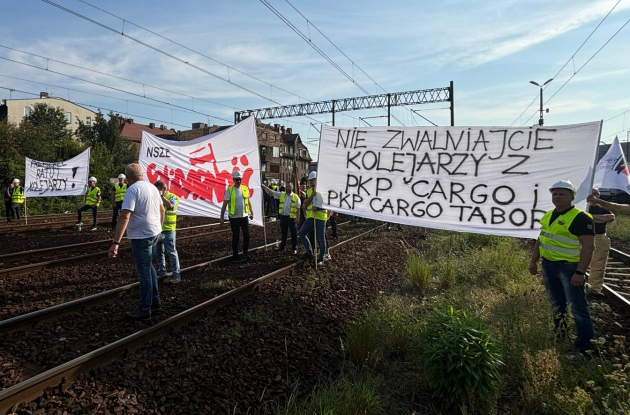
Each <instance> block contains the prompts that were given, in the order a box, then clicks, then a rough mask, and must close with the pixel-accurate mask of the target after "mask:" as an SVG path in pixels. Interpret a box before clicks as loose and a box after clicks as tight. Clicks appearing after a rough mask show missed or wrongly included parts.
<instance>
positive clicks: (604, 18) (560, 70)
mask: <svg viewBox="0 0 630 415" xmlns="http://www.w3.org/2000/svg"><path fill="white" fill-rule="evenodd" d="M620 2H621V0H617V3H615V4H614V6H613V7H612V8H611V9H610V10H609V11H608V13H606V15H605V16H604V17H603V18H602V20H600V22H599V23H598V24H597V26H595V28H594V29H593V30H592V31H591V33H589V35H588V36H587V37H586V39H584V41H583V42H582V44H581V45H580V46H579V47H578V48H577V49H576V50H575V52H573V54H572V55H571V57H569V59H567V61H566V62H565V63H564V65H562V67H561V68H560V69H558V72H556V74H555V75H554V76H552V77H551V79H555V78H556V77H557V76H558V75H559V74H560V72H562V70H563V69H564V68H565V67H566V66H567V65H568V64H569V62H571V61H572V60H573V59H574V58H575V55H577V53H578V52H579V51H580V50H581V49H582V47H583V46H584V45H585V44H586V42H588V40H589V39H590V38H591V36H593V34H594V33H595V32H596V31H597V29H599V27H600V26H601V25H602V23H604V21H605V20H606V19H607V18H608V16H610V14H611V13H612V12H613V11H614V10H615V9H616V8H617V6H618V5H619V3H620ZM574 75H575V73H574ZM547 87H548V85H547V86H544V87H543V89H547ZM537 99H538V94H536V95H535V96H534V98H533V99H532V101H531V102H530V103H529V104H528V105H527V106H526V107H525V109H524V110H523V112H521V114H520V115H519V116H518V117H517V118H516V119H515V120H514V121H513V122H512V124H510V126H512V125H514V124H516V122H517V121H518V120H520V119H521V117H522V116H523V115H524V114H525V112H527V110H528V109H529V108H530V107H531V106H532V105H533V104H534V102H536V100H537ZM531 118H532V117H529V118H528V120H527V121H529V120H530V119H531ZM527 121H525V123H524V124H523V125H525V124H527Z"/></svg>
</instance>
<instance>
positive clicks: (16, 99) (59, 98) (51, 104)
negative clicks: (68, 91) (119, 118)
mask: <svg viewBox="0 0 630 415" xmlns="http://www.w3.org/2000/svg"><path fill="white" fill-rule="evenodd" d="M42 99H45V100H53V99H54V100H57V101H65V102H67V103H68V104H72V105H75V106H77V107H79V108H83V109H84V110H86V111H90V112H91V113H94V114H95V115H96V112H95V111H94V110H91V109H89V108H86V107H84V106H83V105H80V104H77V103H76V102H72V101H68V100H67V99H64V98H61V97H50V96H40V97H39V98H14V99H2V103H3V104H4V105H8V104H9V103H10V102H13V101H39V100H42ZM38 104H44V102H38ZM45 104H46V105H50V106H54V103H50V104H48V103H45Z"/></svg>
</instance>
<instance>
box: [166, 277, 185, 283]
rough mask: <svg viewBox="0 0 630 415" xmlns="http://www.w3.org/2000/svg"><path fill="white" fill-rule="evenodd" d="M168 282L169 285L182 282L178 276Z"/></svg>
mask: <svg viewBox="0 0 630 415" xmlns="http://www.w3.org/2000/svg"><path fill="white" fill-rule="evenodd" d="M168 282H169V283H170V284H179V283H180V282H182V277H180V276H179V275H178V276H177V277H173V278H171V279H170V280H169V281H168Z"/></svg>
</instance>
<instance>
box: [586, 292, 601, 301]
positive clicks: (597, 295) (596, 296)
mask: <svg viewBox="0 0 630 415" xmlns="http://www.w3.org/2000/svg"><path fill="white" fill-rule="evenodd" d="M586 296H587V297H590V298H592V299H598V300H600V299H603V298H606V295H605V294H604V293H603V292H601V291H587V293H586Z"/></svg>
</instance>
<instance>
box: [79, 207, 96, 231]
mask: <svg viewBox="0 0 630 415" xmlns="http://www.w3.org/2000/svg"><path fill="white" fill-rule="evenodd" d="M90 209H92V219H93V221H92V227H93V228H94V227H96V211H97V210H98V208H97V207H96V206H90V205H83V206H81V207H80V208H79V210H77V222H78V223H81V214H82V213H83V212H85V211H86V210H90Z"/></svg>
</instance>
